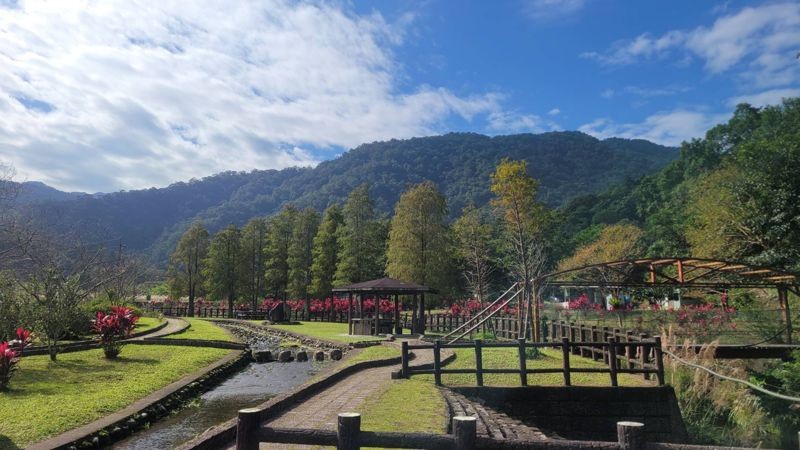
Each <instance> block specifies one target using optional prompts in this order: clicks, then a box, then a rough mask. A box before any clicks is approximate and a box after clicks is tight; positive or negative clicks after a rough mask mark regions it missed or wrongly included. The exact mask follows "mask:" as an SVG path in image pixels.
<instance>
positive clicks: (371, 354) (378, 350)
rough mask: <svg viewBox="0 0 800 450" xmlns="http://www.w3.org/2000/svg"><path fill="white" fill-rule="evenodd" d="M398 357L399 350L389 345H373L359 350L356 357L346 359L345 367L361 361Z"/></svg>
mask: <svg viewBox="0 0 800 450" xmlns="http://www.w3.org/2000/svg"><path fill="white" fill-rule="evenodd" d="M398 356H400V349H399V348H397V347H392V346H389V345H373V346H372V347H367V348H364V349H361V351H359V352H358V354H357V355H355V356H353V357H351V358H347V361H345V365H346V366H351V365H353V364H356V363H360V362H363V361H372V360H374V359H386V358H394V357H398Z"/></svg>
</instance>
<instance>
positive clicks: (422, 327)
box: [419, 292, 425, 334]
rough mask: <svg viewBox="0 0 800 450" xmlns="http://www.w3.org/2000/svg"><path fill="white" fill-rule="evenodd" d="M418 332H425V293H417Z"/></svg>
mask: <svg viewBox="0 0 800 450" xmlns="http://www.w3.org/2000/svg"><path fill="white" fill-rule="evenodd" d="M419 329H420V332H419V334H425V293H424V292H423V293H421V294H420V295H419Z"/></svg>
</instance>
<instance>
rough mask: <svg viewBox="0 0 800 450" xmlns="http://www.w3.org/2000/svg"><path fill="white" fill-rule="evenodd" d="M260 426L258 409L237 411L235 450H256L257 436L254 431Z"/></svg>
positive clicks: (259, 411)
mask: <svg viewBox="0 0 800 450" xmlns="http://www.w3.org/2000/svg"><path fill="white" fill-rule="evenodd" d="M260 425H261V410H260V409H258V408H247V409H240V410H239V420H238V422H237V423H236V450H258V436H256V433H255V431H256V430H258V427H259V426H260Z"/></svg>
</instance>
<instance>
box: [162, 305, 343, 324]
mask: <svg viewBox="0 0 800 450" xmlns="http://www.w3.org/2000/svg"><path fill="white" fill-rule="evenodd" d="M147 310H148V311H153V312H157V313H161V314H163V315H165V316H180V317H186V316H188V315H189V308H188V307H187V306H172V305H169V306H148V307H147ZM287 310H288V311H287V319H288V320H290V321H306V322H338V323H347V312H346V311H332V312H326V311H322V312H307V311H305V310H297V311H292V310H291V309H288V308H287ZM269 313H270V311H269V310H267V309H265V308H259V309H256V310H251V309H234V310H233V317H234V318H236V319H245V320H267V319H268V318H269ZM194 317H201V318H205V317H208V318H213V317H219V318H224V317H229V316H228V308H219V307H200V308H195V313H194Z"/></svg>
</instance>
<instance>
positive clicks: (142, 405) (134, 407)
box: [26, 341, 249, 450]
mask: <svg viewBox="0 0 800 450" xmlns="http://www.w3.org/2000/svg"><path fill="white" fill-rule="evenodd" d="M138 343H139V344H141V343H142V342H141V341H140V342H138ZM244 360H247V361H249V353H248V352H244V351H240V352H235V351H231V352H230V353H229V354H228V355H226V356H225V357H223V358H222V359H220V360H218V361H216V362H214V363H212V364H209V365H208V366H206V367H204V368H202V369H199V370H197V371H195V372H194V373H191V374H189V375H186V376H184V377H183V378H181V379H179V380H177V381H174V382H172V383H170V384H168V385H167V386H165V387H163V388H161V389H159V390H157V391H155V392H153V393H151V394H149V395H147V396H146V397H144V398H142V399H139V400H137V401H135V402H133V403H132V404H130V405H128V406H127V407H125V408H123V409H121V410H119V411H117V412H115V413H112V414H109V415H107V416H104V417H101V418H100V419H97V420H95V421H94V422H91V423H88V424H86V425H83V426H80V427H78V428H74V429H72V430H69V431H66V432H64V433H62V434H59V435H57V436H54V437H52V438H49V439H46V440H44V441H40V442H37V443H34V444H32V445H30V446H28V447H26V448H27V449H30V450H47V449H62V448H69V447H70V446H71V445H76V444H78V443H80V442H82V441H84V440H90V439H91V438H92V437H93V436H94V435H97V434H99V433H100V432H102V431H103V430H105V429H111V428H114V427H119V428H120V429H122V428H123V427H128V428H130V424H129V422H130V421H131V420H134V423H135V420H136V417H137V416H139V417H141V415H142V413H143V412H145V410H148V409H151V408H153V407H155V406H156V405H157V404H159V403H161V402H163V401H165V400H167V402H168V403H169V402H170V401H169V397H170V396H174V395H176V393H178V394H180V392H179V391H181V390H183V389H185V388H187V387H188V386H189V385H191V384H192V383H197V382H200V381H201V379H202V378H204V377H206V375H208V374H209V373H211V372H213V371H214V370H216V369H220V368H222V367H223V366H225V365H226V364H230V365H231V368H236V366H238V365H239V364H241V362H242V361H244ZM225 378H227V374H226V375H225V376H224V377H222V378H220V379H218V380H217V381H218V382H221V381H222V380H224V379H225ZM201 384H203V385H204V386H203V387H205V388H210V387H212V385H211V384H207V383H201ZM179 396H180V397H185V396H183V395H179ZM176 400H178V399H176ZM179 404H180V401H177V403H175V404H174V406H178V405H179ZM166 414H168V412H166ZM144 425H145V423H141V424H140V426H144ZM109 434H111V435H112V437H113V433H109ZM122 437H126V436H120V438H122ZM98 441H99V439H98ZM108 444H110V442H108V443H101V445H108ZM76 446H77V445H76ZM92 448H94V447H92Z"/></svg>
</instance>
